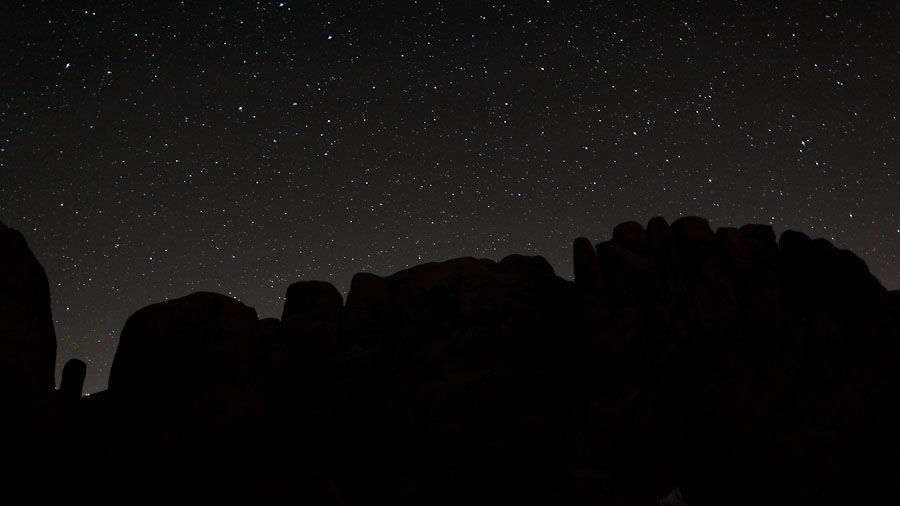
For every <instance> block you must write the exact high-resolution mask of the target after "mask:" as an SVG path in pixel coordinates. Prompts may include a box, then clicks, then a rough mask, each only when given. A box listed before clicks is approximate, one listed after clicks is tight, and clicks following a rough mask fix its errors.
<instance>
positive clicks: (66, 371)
mask: <svg viewBox="0 0 900 506" xmlns="http://www.w3.org/2000/svg"><path fill="white" fill-rule="evenodd" d="M85 374H87V364H85V363H84V362H83V361H81V360H78V359H77V358H73V359H71V360H69V361H68V362H66V365H65V367H63V372H62V380H61V381H60V382H59V393H60V395H62V397H63V398H64V399H66V400H69V401H71V400H75V399H80V398H81V391H82V388H83V387H84V376H85Z"/></svg>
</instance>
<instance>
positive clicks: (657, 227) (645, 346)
mask: <svg viewBox="0 0 900 506" xmlns="http://www.w3.org/2000/svg"><path fill="white" fill-rule="evenodd" d="M573 259H574V262H575V266H574V267H575V280H574V282H570V281H566V280H563V279H561V278H559V277H557V276H556V275H555V274H554V272H553V269H552V268H551V267H550V266H549V265H548V264H547V262H546V261H544V259H542V258H540V257H524V256H520V255H512V256H510V257H507V258H504V259H503V260H502V261H500V262H494V261H491V260H483V259H480V260H479V259H474V258H459V259H454V260H449V261H446V262H440V263H429V264H424V265H419V266H416V267H413V268H410V269H407V270H404V271H401V272H398V273H395V274H392V275H390V276H386V277H382V276H377V275H374V274H370V273H361V274H357V275H356V276H355V277H354V278H353V281H352V283H351V288H350V292H349V294H348V296H347V300H346V303H344V302H343V300H342V298H341V296H340V293H339V292H338V291H337V290H336V289H335V288H334V287H333V286H331V285H330V284H328V283H323V282H315V281H303V282H298V283H295V284H293V285H291V286H290V287H289V289H288V292H287V295H286V303H285V308H284V313H283V315H282V319H281V320H280V321H279V320H275V319H266V320H262V321H258V320H257V317H256V314H255V312H254V311H253V310H252V309H250V308H247V307H246V306H244V305H243V304H241V303H239V302H237V301H234V300H232V299H230V298H227V297H224V296H221V295H216V294H209V293H199V294H193V295H189V296H187V297H183V298H181V299H176V300H172V301H168V302H164V303H161V304H156V305H153V306H150V307H148V308H144V309H142V310H140V311H138V312H137V313H135V314H134V315H133V316H132V317H131V318H130V319H129V320H128V322H127V323H126V326H125V329H124V330H123V332H122V337H121V342H120V346H119V349H118V350H117V354H116V358H115V362H114V364H113V371H112V374H111V377H110V389H109V392H108V395H98V396H91V397H90V398H86V399H83V400H82V401H79V402H80V403H81V405H82V406H83V409H82V410H80V411H78V410H74V411H71V412H72V413H75V414H74V415H71V416H75V417H76V418H77V420H75V421H76V422H78V423H77V424H76V426H77V427H79V429H78V430H76V431H73V433H77V434H79V435H80V437H89V438H94V439H93V440H92V441H93V442H92V443H91V445H90V446H86V447H85V448H84V449H83V450H81V451H83V452H84V454H85V455H86V456H87V457H92V456H93V458H94V461H95V462H97V463H98V464H97V466H98V468H99V469H103V470H104V471H103V472H104V473H105V474H104V476H111V477H112V478H111V481H110V482H106V481H100V480H97V479H96V478H92V475H90V474H88V475H87V476H83V475H82V476H79V480H78V483H89V484H90V483H93V485H90V486H84V485H82V487H81V488H80V489H79V490H81V491H82V493H83V497H82V498H84V499H90V500H91V501H92V502H100V503H109V504H115V503H121V502H134V501H135V500H143V501H145V502H164V501H166V500H168V499H171V498H172V497H179V498H183V497H191V498H197V499H198V500H203V501H212V502H226V503H297V502H304V503H312V504H372V503H380V504H385V503H390V504H436V503H440V504H472V503H478V504H484V503H499V502H502V503H536V502H540V503H549V504H594V503H596V502H597V501H600V502H608V503H610V504H688V505H691V506H696V505H704V504H726V503H727V504H760V503H773V502H774V503H776V504H798V503H803V504H808V503H817V504H847V503H866V504H871V503H884V502H885V501H886V500H887V499H888V498H893V496H894V485H893V484H894V482H895V479H896V476H897V475H898V474H897V473H898V472H900V466H898V463H897V460H896V459H895V458H892V457H895V456H896V455H898V454H900V444H898V441H897V438H896V436H895V435H894V431H895V429H894V428H895V427H896V426H898V425H900V404H898V399H900V396H898V393H900V378H898V376H897V374H896V370H897V366H898V365H900V346H898V344H900V295H898V293H900V292H888V291H886V290H885V289H884V288H883V287H881V285H880V284H879V283H878V281H877V280H876V279H875V278H873V277H872V276H871V275H870V274H869V272H868V269H867V268H866V266H865V264H864V263H863V262H862V261H860V260H859V259H858V258H857V257H856V256H855V255H853V254H852V253H850V252H848V251H844V250H839V249H837V248H835V247H834V246H832V245H831V244H830V243H828V242H827V241H824V240H821V239H816V240H812V239H810V238H808V237H806V236H804V235H803V234H799V233H796V232H785V233H784V234H783V235H782V237H781V239H780V241H776V237H775V234H774V232H773V231H772V229H771V228H770V227H768V226H763V225H745V226H743V227H740V228H720V229H718V230H716V231H713V230H712V229H711V228H710V227H709V224H708V222H707V221H706V220H704V219H702V218H697V217H688V218H682V219H679V220H676V221H675V222H673V223H672V224H671V225H670V224H668V223H667V222H666V221H665V220H664V219H662V218H654V219H653V220H651V221H650V222H649V223H648V224H647V226H646V228H645V227H643V226H642V225H640V224H638V223H635V222H628V223H623V224H622V225H619V226H617V227H616V228H615V229H614V231H613V233H612V237H611V239H610V240H609V241H606V242H603V243H600V244H596V245H594V244H591V242H590V241H588V240H587V239H584V238H579V239H577V240H576V241H575V243H574V248H573ZM91 403H93V404H91ZM98 416H102V417H104V419H103V421H104V422H105V423H104V424H100V423H96V422H97V420H98V419H97V417H98ZM79 424H80V425H79ZM110 425H112V426H114V427H116V430H115V431H114V432H113V433H112V434H109V433H104V432H100V431H99V430H97V429H96V428H95V427H97V426H110ZM94 447H99V448H105V450H104V453H97V451H96V450H91V449H90V448H94ZM98 455H102V456H103V457H102V458H101V457H98ZM92 480H93V481H92ZM107 489H112V490H113V492H111V493H108V492H105V491H106V490H107Z"/></svg>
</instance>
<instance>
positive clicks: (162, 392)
mask: <svg viewBox="0 0 900 506" xmlns="http://www.w3.org/2000/svg"><path fill="white" fill-rule="evenodd" d="M265 351H266V350H265V341H264V338H263V334H262V328H261V326H260V323H259V320H258V318H257V316H256V311H255V310H254V309H253V308H250V307H247V306H245V305H244V304H242V303H241V302H239V301H237V300H235V299H233V298H231V297H227V296H225V295H220V294H216V293H209V292H196V293H192V294H190V295H187V296H184V297H181V298H179V299H174V300H170V301H166V302H160V303H157V304H153V305H151V306H147V307H145V308H143V309H141V310H139V311H137V312H136V313H134V314H133V315H132V316H131V317H130V318H128V321H127V322H125V327H124V328H123V329H122V333H121V337H120V338H119V346H118V348H117V349H116V355H115V358H114V360H113V364H112V368H111V370H110V374H109V390H110V392H111V393H114V394H116V395H126V396H131V395H153V396H162V397H165V396H171V395H175V394H176V393H178V392H184V391H189V390H192V389H198V388H202V387H204V386H213V385H214V386H230V387H246V386H249V385H250V384H252V383H253V382H254V381H255V380H256V379H257V375H258V374H259V373H260V368H261V366H262V365H263V359H264V357H265Z"/></svg>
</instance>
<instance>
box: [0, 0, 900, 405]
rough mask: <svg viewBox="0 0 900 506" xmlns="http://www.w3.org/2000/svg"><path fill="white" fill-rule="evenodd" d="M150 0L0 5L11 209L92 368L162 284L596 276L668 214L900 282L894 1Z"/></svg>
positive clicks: (235, 289) (240, 288)
mask: <svg viewBox="0 0 900 506" xmlns="http://www.w3.org/2000/svg"><path fill="white" fill-rule="evenodd" d="M150 3H153V2H150ZM150 3H147V4H148V5H143V4H144V3H138V4H137V5H132V4H127V3H126V4H121V3H103V4H102V5H99V4H96V3H94V4H91V5H90V6H88V4H87V3H85V4H82V3H81V2H65V3H62V2H60V3H51V2H41V3H38V2H26V3H25V4H24V5H4V7H2V15H0V19H2V21H0V23H2V26H0V28H2V35H0V37H2V47H3V51H2V56H0V57H2V67H0V76H2V77H0V82H2V84H3V87H2V90H3V94H2V103H0V220H2V221H3V222H4V223H6V224H7V225H8V226H10V227H13V228H17V229H19V230H21V231H22V232H23V234H24V235H25V237H26V239H27V240H28V242H29V244H30V246H31V248H32V250H33V251H34V252H35V255H36V256H37V257H38V259H39V261H40V262H41V263H42V264H43V265H44V267H45V269H46V270H47V274H48V278H49V279H50V285H51V296H52V299H53V314H54V318H55V323H56V332H57V336H58V342H59V345H58V360H57V362H58V366H59V369H60V370H61V368H62V365H63V364H64V363H65V361H66V360H68V359H69V358H81V359H83V360H85V361H86V362H87V363H88V377H87V381H86V385H85V390H86V391H87V392H94V391H98V390H102V389H104V388H105V386H106V377H107V374H108V370H109V366H110V365H111V362H112V358H113V354H114V352H115V348H116V344H117V337H118V332H119V331H120V329H121V328H122V326H123V325H124V322H125V320H126V319H127V317H128V316H129V315H130V314H131V313H133V312H134V311H135V310H137V309H139V308H141V307H143V306H145V305H147V304H150V303H153V302H157V301H161V300H164V299H166V298H174V297H179V296H182V295H185V294H187V293H189V292H191V291H196V290H211V291H216V292H221V293H226V294H229V295H232V296H234V297H237V298H239V299H240V300H242V301H243V302H245V303H246V304H248V305H250V306H253V307H255V308H256V309H257V311H258V312H259V314H260V316H261V317H268V316H278V315H280V313H281V304H282V297H283V295H284V293H285V291H286V289H287V287H288V285H289V284H290V283H292V282H294V281H298V280H301V279H319V280H325V281H330V282H332V283H333V284H335V286H337V287H338V289H339V290H341V291H343V292H345V293H346V290H347V289H348V287H349V284H350V279H351V277H352V275H353V274H354V273H356V272H359V271H371V272H375V273H377V274H381V275H387V274H390V273H392V272H395V271H397V270H400V269H403V268H406V267H409V266H412V265H416V264H419V263H422V262H426V261H434V260H444V259H449V258H453V257H458V256H476V257H488V258H494V259H500V258H502V257H503V256H505V255H506V254H509V253H514V252H517V253H525V254H540V255H543V256H545V257H546V258H547V259H548V260H549V261H550V262H551V264H553V265H554V267H555V269H556V271H557V273H559V274H560V275H562V276H571V270H572V267H571V260H570V256H571V249H570V248H571V242H572V240H573V239H574V238H575V237H578V236H588V237H590V238H592V239H593V240H595V241H599V240H604V239H606V238H607V236H608V234H610V233H611V231H612V228H613V227H614V226H615V225H616V224H618V223H620V222H623V221H627V220H636V221H639V222H642V223H644V224H646V222H647V221H648V220H649V219H650V218H651V217H653V216H657V215H662V216H665V217H666V218H667V219H669V221H672V220H674V219H676V218H677V217H679V216H681V215H689V214H696V215H701V216H704V217H707V218H709V219H710V221H711V224H712V225H713V226H714V227H719V226H739V225H742V224H744V223H750V222H754V223H769V224H771V225H773V227H774V228H775V229H776V233H780V232H781V231H783V230H785V229H787V228H791V229H796V230H801V231H804V232H806V233H808V234H810V235H811V236H814V237H826V238H828V239H829V240H831V241H833V242H834V243H835V244H836V245H838V246H839V247H844V248H851V249H852V250H853V251H854V252H855V253H857V254H858V255H859V256H860V257H862V258H863V259H864V260H866V262H867V263H868V265H869V267H870V269H871V270H872V272H873V273H874V274H875V275H876V276H877V277H878V278H879V279H880V280H881V282H882V284H884V285H885V286H886V287H888V288H891V289H898V288H900V269H898V252H900V206H898V204H896V201H897V196H898V195H900V162H898V160H900V140H898V135H900V121H898V114H900V35H898V34H900V30H898V26H900V7H898V6H897V4H895V3H893V2H883V3H882V2H866V3H864V4H863V5H858V4H857V3H850V2H846V3H842V2H818V3H803V5H802V6H800V5H794V3H791V5H786V6H785V5H782V6H773V5H745V4H741V3H730V4H728V5H725V4H722V3H715V4H712V5H705V4H700V3H693V4H690V5H687V3H684V5H679V6H675V5H671V6H667V7H660V6H656V5H653V6H641V5H634V4H630V3H629V4H628V5H620V3H618V2H611V3H609V4H606V3H599V2H555V1H554V2H515V3H512V2H511V3H508V4H503V3H491V2H421V1H420V2H412V3H411V5H405V2H386V3H378V2H373V3H371V4H369V5H367V6H359V5H355V2H324V3H320V2H292V1H286V2H277V1H276V2H251V3H242V4H241V5H238V6H231V5H218V6H209V5H202V4H200V3H193V2H186V3H177V2H173V3H168V4H167V5H164V6H150V5H149V4H150ZM35 4H36V5H35ZM679 4H682V3H680V2H679Z"/></svg>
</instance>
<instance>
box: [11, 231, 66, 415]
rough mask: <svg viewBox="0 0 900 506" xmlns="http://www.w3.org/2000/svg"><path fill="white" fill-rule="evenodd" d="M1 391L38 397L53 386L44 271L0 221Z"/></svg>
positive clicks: (53, 346) (53, 336) (51, 338)
mask: <svg viewBox="0 0 900 506" xmlns="http://www.w3.org/2000/svg"><path fill="white" fill-rule="evenodd" d="M0 280H2V283H0V392H3V397H4V398H6V399H7V402H8V401H9V400H10V399H12V398H19V397H21V398H26V399H33V398H41V397H47V396H49V395H52V393H53V390H54V389H55V388H56V380H55V379H54V375H55V372H54V368H55V367H56V333H55V331H54V329H53V317H52V316H51V314H50V288H49V284H48V282H47V274H46V273H45V272H44V268H43V267H41V264H40V263H38V261H37V259H36V258H35V257H34V254H33V253H32V252H31V250H30V249H29V248H28V244H27V243H26V242H25V238H24V237H22V234H20V233H19V232H18V231H17V230H13V229H10V228H7V227H6V225H4V224H2V223H0Z"/></svg>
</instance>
